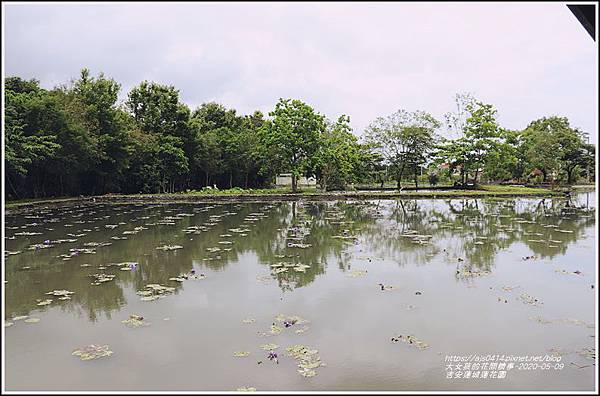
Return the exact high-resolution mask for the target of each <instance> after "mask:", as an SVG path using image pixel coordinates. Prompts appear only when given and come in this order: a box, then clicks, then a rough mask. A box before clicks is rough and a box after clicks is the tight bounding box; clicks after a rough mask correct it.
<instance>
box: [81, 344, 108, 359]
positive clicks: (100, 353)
mask: <svg viewBox="0 0 600 396" xmlns="http://www.w3.org/2000/svg"><path fill="white" fill-rule="evenodd" d="M112 354H113V351H111V350H110V348H109V346H108V345H94V344H92V345H88V346H85V347H82V348H79V349H76V350H74V351H73V352H72V355H73V356H79V358H80V359H81V360H93V359H100V358H103V357H109V356H110V355H112Z"/></svg>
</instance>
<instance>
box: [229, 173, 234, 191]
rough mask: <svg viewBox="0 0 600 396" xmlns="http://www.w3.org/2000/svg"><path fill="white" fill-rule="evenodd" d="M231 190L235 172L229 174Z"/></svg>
mask: <svg viewBox="0 0 600 396" xmlns="http://www.w3.org/2000/svg"><path fill="white" fill-rule="evenodd" d="M229 188H230V189H231V188H233V171H231V172H229Z"/></svg>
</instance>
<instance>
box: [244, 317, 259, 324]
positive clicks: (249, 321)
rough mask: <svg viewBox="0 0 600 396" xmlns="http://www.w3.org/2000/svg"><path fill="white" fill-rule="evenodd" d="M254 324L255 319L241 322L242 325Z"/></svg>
mask: <svg viewBox="0 0 600 396" xmlns="http://www.w3.org/2000/svg"><path fill="white" fill-rule="evenodd" d="M254 322H256V319H252V318H247V319H243V320H242V323H244V324H252V323H254Z"/></svg>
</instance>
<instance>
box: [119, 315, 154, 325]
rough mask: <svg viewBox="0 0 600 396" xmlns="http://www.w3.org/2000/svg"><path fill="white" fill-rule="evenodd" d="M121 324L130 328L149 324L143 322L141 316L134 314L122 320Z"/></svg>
mask: <svg viewBox="0 0 600 396" xmlns="http://www.w3.org/2000/svg"><path fill="white" fill-rule="evenodd" d="M121 323H123V324H124V325H125V326H127V327H131V328H136V327H145V326H150V323H149V322H147V321H145V320H144V317H143V316H140V315H135V314H132V315H129V319H125V320H122V321H121Z"/></svg>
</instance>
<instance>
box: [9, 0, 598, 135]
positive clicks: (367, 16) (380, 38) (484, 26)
mask: <svg viewBox="0 0 600 396" xmlns="http://www.w3.org/2000/svg"><path fill="white" fill-rule="evenodd" d="M3 6H4V15H3V17H4V29H5V31H4V33H5V34H4V51H5V56H4V62H5V75H7V76H8V75H18V76H21V77H23V78H27V79H29V78H37V79H38V80H40V81H41V83H42V86H44V87H47V88H51V87H53V86H54V85H56V84H59V83H64V82H67V81H68V80H70V79H71V78H74V77H77V76H78V74H79V70H80V69H81V68H83V67H87V68H89V69H90V70H91V71H92V73H93V74H97V73H98V72H104V73H105V74H106V75H107V76H109V77H112V78H114V79H115V80H117V81H118V82H120V83H121V84H122V87H123V90H124V93H123V96H124V95H125V93H126V92H127V91H128V90H129V89H130V88H131V87H133V86H135V85H137V84H138V83H139V82H141V81H142V80H145V79H147V80H152V81H157V82H160V83H165V84H171V85H174V86H175V87H176V88H178V89H179V90H180V94H181V98H182V100H183V101H184V102H185V103H187V104H188V105H189V106H190V107H192V108H195V107H196V106H198V105H199V104H201V103H203V102H207V101H217V102H220V103H222V104H224V105H225V106H227V107H233V108H235V109H237V110H238V112H240V113H242V114H247V113H251V112H252V111H254V110H256V109H258V110H261V111H263V112H264V113H268V112H269V111H270V110H271V109H272V108H273V106H274V104H275V103H276V102H277V100H278V99H279V98H280V97H283V98H297V99H301V100H303V101H305V102H307V103H309V104H310V105H312V106H313V107H314V108H315V109H317V110H318V111H319V112H321V113H323V114H325V115H326V116H328V117H329V118H331V119H334V118H337V117H338V116H339V115H341V114H347V115H349V116H350V118H351V121H352V125H353V127H354V130H355V132H356V133H357V134H358V135H360V134H361V133H362V130H363V129H364V128H365V127H366V126H367V125H368V124H369V123H370V122H371V121H372V120H373V119H374V118H376V117H378V116H381V115H387V114H390V113H392V112H394V111H395V110H398V109H401V108H402V109H406V110H409V111H412V110H425V111H428V112H430V113H432V114H433V115H434V116H436V117H438V118H439V119H440V120H441V119H442V115H443V114H444V113H445V112H447V111H450V110H452V109H453V97H454V94H455V93H457V92H472V93H473V94H474V95H475V96H476V97H477V98H479V99H481V100H483V101H485V102H488V103H492V104H494V105H495V106H496V108H497V109H498V114H499V120H500V122H501V125H502V126H504V127H506V128H511V129H521V128H524V127H525V126H526V125H527V124H528V123H529V122H530V121H531V120H534V119H536V118H539V117H543V116H550V115H560V116H566V117H568V118H569V120H570V121H571V125H572V126H575V127H579V128H581V129H583V130H584V131H587V132H589V133H590V135H591V136H592V138H591V139H592V141H594V142H595V141H596V137H595V136H596V135H597V129H598V124H597V107H598V99H597V97H598V91H597V89H598V63H597V48H596V44H595V42H594V41H593V40H592V39H591V37H589V35H588V33H587V32H586V31H585V29H584V28H583V27H582V26H581V25H580V24H579V22H578V21H577V19H576V18H575V17H574V16H573V15H572V14H571V12H570V11H569V9H568V8H567V7H566V5H564V4H563V3H481V4H468V3H427V4H422V3H377V4H373V3H344V4H340V3H329V4H325V3H305V4H296V3H280V4H271V3H255V4H247V3H246V4H241V3H238V4H236V3H215V4H208V3H197V4H189V3H185V4H184V3H180V4H157V3H146V4H143V3H131V4H116V3H115V4H99V3H98V4H78V5H72V4H67V3H65V4H6V3H3Z"/></svg>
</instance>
